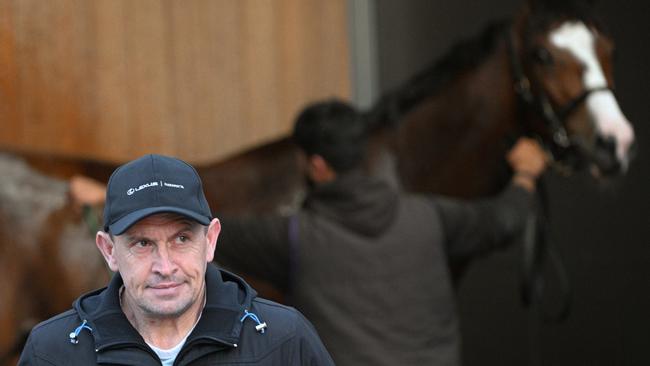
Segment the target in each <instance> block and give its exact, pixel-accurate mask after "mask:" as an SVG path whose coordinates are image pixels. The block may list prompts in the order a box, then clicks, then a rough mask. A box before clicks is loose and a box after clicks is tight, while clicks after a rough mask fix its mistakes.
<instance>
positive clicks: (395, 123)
mask: <svg viewBox="0 0 650 366" xmlns="http://www.w3.org/2000/svg"><path fill="white" fill-rule="evenodd" d="M612 50H613V41H612V39H611V38H610V37H609V36H608V35H607V33H606V32H605V31H604V30H603V27H602V26H601V25H600V23H599V22H598V21H597V19H596V17H595V15H594V14H593V13H592V9H591V8H590V7H588V6H587V5H586V4H584V3H580V2H560V1H547V2H544V1H529V2H528V3H527V4H526V5H525V7H524V8H523V10H521V11H520V13H519V14H518V16H517V17H515V18H514V19H513V20H512V21H505V22H498V23H493V24H491V25H489V26H488V27H487V28H486V30H484V31H483V32H482V33H481V35H480V36H479V37H476V38H473V39H470V40H467V41H465V42H463V43H460V44H458V45H456V46H455V47H454V48H453V49H452V50H451V51H450V52H449V53H448V54H447V56H445V57H443V58H442V59H440V60H438V61H436V62H435V63H434V64H432V65H431V66H430V67H428V68H426V69H425V70H423V71H421V72H420V73H418V74H417V75H415V76H414V77H412V78H411V79H410V80H408V81H406V82H405V83H404V84H403V85H401V86H399V87H397V88H395V89H394V90H391V91H389V92H388V93H386V94H385V95H384V96H383V97H382V98H381V100H380V101H379V102H378V103H376V104H375V105H374V107H373V108H372V109H371V110H369V111H368V118H369V120H370V124H371V125H372V126H373V127H374V128H376V129H378V130H383V132H384V134H385V135H387V138H388V140H389V143H388V144H386V143H385V141H383V142H382V143H380V144H379V146H380V149H385V148H386V147H387V146H390V150H391V155H392V157H393V159H394V160H395V161H394V165H395V166H396V169H397V170H398V172H397V175H398V176H399V181H400V182H401V184H402V185H403V187H404V189H406V190H408V191H415V192H435V193H438V194H445V195H451V196H456V197H464V198H471V197H480V196H486V195H490V194H494V193H496V192H498V191H499V190H500V189H502V188H503V187H504V186H505V184H506V183H507V181H508V180H509V177H510V172H509V171H508V169H507V167H506V164H505V161H504V159H503V157H504V156H505V153H506V151H507V149H508V148H509V147H510V146H511V144H512V142H513V141H514V140H515V138H516V137H518V136H522V135H529V136H534V137H536V138H537V139H538V140H539V141H540V142H541V143H542V144H543V145H544V146H545V147H546V149H547V151H548V152H549V155H550V156H551V157H552V158H553V161H554V164H553V166H554V167H555V168H556V169H557V170H559V171H561V172H564V173H570V172H574V171H577V170H580V169H583V168H589V169H590V170H591V172H592V174H593V175H594V176H616V175H618V174H620V173H624V172H625V171H626V169H627V166H628V164H629V161H630V150H631V148H632V145H633V142H634V131H633V129H632V127H631V124H630V122H629V121H628V120H627V119H626V118H625V116H624V115H623V113H622V112H621V110H620V108H619V106H618V103H617V101H616V99H615V97H614V94H613V87H614V86H613V85H614V84H613V75H612V61H611V57H612Z"/></svg>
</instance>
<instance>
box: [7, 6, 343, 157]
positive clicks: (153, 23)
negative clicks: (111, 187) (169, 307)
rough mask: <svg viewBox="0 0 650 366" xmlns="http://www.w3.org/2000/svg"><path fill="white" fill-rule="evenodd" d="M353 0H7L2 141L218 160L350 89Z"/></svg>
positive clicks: (72, 153) (77, 151)
mask: <svg viewBox="0 0 650 366" xmlns="http://www.w3.org/2000/svg"><path fill="white" fill-rule="evenodd" d="M346 11H347V8H346V1H345V0H327V1H321V0H213V1H212V0H204V1H200V0H183V1H180V0H178V1H171V0H169V1H162V0H160V1H159V0H136V1H134V0H92V1H90V0H88V1H87V0H51V1H43V0H0V149H3V150H10V151H28V152H36V153H43V154H49V155H60V156H66V157H85V158H91V159H97V160H103V161H110V162H123V161H126V160H129V159H131V158H134V157H137V156H139V155H141V154H144V153H148V152H158V153H164V154H170V155H175V156H180V157H182V158H184V159H186V160H188V161H191V162H193V163H207V162H214V161H218V160H220V159H223V158H224V157H227V156H229V155H231V154H234V153H237V152H239V151H242V150H244V149H246V148H249V147H253V146H256V145H259V144H262V143H264V142H267V141H271V140H274V139H276V138H278V137H281V136H284V135H286V134H287V133H288V131H290V128H291V125H292V119H293V117H294V116H295V114H296V113H297V112H298V111H299V109H300V108H301V107H302V106H303V105H304V103H306V102H308V101H311V100H314V99H318V98H324V97H329V96H334V95H335V96H339V97H342V98H348V97H349V93H350V81H349V80H350V75H349V50H348V40H347V39H348V37H347V14H346Z"/></svg>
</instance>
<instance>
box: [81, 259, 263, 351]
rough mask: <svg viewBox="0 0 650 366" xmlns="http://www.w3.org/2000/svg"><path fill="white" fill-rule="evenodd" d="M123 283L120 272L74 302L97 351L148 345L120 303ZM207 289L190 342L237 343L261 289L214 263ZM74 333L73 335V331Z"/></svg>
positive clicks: (209, 274)
mask: <svg viewBox="0 0 650 366" xmlns="http://www.w3.org/2000/svg"><path fill="white" fill-rule="evenodd" d="M122 284H123V281H122V278H121V276H120V275H119V273H117V274H115V275H114V276H113V278H112V280H111V282H110V283H109V285H108V287H106V288H104V289H100V290H96V291H93V292H90V293H88V294H86V295H83V296H81V297H80V298H79V299H77V300H76V301H75V302H74V304H73V308H74V309H75V310H76V311H77V313H78V314H79V317H80V318H81V319H82V320H83V321H84V322H86V323H85V326H83V325H81V326H80V327H79V328H78V330H80V331H84V329H87V330H88V331H90V332H91V333H92V335H93V337H94V338H95V347H96V349H97V352H100V353H101V351H102V350H105V349H110V348H113V347H119V346H120V345H128V344H130V345H132V346H133V345H135V346H140V347H145V348H146V346H145V342H144V340H143V339H142V337H141V336H140V334H139V333H138V332H137V331H136V330H135V328H133V326H132V325H131V323H130V322H129V321H128V319H127V318H126V315H124V313H123V312H122V309H121V307H120V300H119V291H120V287H121V286H122ZM206 290H207V291H206V292H207V298H206V304H205V308H204V310H203V313H202V315H201V319H200V320H199V322H198V323H197V325H196V327H195V328H194V331H192V334H190V336H189V337H188V338H187V341H186V342H187V343H188V344H189V343H191V342H193V341H194V340H196V338H197V336H196V335H197V334H200V335H201V336H200V338H204V339H208V340H209V341H214V342H217V343H220V344H222V345H224V346H230V347H235V345H236V344H237V342H238V340H239V337H240V333H241V329H242V325H243V324H242V322H241V321H240V319H241V317H242V316H243V315H244V314H245V312H246V310H247V309H250V307H251V302H252V300H253V298H255V297H256V296H257V293H256V292H255V290H253V289H252V288H251V287H250V286H249V285H248V284H247V283H246V282H244V280H243V279H241V278H240V277H238V276H236V275H234V274H232V273H230V272H227V271H224V270H221V269H218V268H216V267H215V266H214V265H211V264H208V266H207V271H206ZM75 331H77V330H75ZM70 336H71V338H72V334H71V335H70ZM202 341H205V340H202Z"/></svg>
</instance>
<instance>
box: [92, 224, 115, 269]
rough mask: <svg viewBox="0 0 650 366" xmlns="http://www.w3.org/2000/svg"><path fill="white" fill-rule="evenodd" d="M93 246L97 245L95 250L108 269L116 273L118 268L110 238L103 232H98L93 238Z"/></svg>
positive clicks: (113, 244)
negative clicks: (100, 254)
mask: <svg viewBox="0 0 650 366" xmlns="http://www.w3.org/2000/svg"><path fill="white" fill-rule="evenodd" d="M95 244H97V248H98V249H99V251H100V252H101V253H102V255H103V256H104V259H105V260H106V264H108V268H110V269H111V271H113V272H117V270H118V266H117V260H116V259H115V243H113V240H112V239H111V236H110V235H108V233H105V232H103V231H98V232H97V235H96V236H95Z"/></svg>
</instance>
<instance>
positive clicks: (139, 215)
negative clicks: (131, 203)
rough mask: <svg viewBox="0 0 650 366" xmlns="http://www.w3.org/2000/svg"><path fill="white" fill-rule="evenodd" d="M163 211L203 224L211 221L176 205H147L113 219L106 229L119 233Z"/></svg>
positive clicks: (114, 233) (209, 218) (115, 233)
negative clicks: (115, 219) (147, 206)
mask: <svg viewBox="0 0 650 366" xmlns="http://www.w3.org/2000/svg"><path fill="white" fill-rule="evenodd" d="M163 212H170V213H176V214H179V215H182V216H185V217H187V218H190V219H192V220H194V221H196V222H198V223H200V224H203V225H209V224H210V221H212V218H211V217H208V216H204V215H201V214H198V213H196V212H194V211H190V210H185V209H182V208H178V207H171V206H161V207H149V208H145V209H142V210H138V211H135V212H131V213H130V214H128V215H126V216H124V217H122V218H121V219H119V220H117V221H115V222H114V223H113V224H111V225H109V226H108V230H109V232H110V233H111V234H113V235H121V234H123V233H124V232H125V231H127V230H128V229H129V228H130V227H131V226H133V224H135V223H136V222H138V221H140V220H142V219H144V218H145V217H147V216H151V215H154V214H157V213H163Z"/></svg>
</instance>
